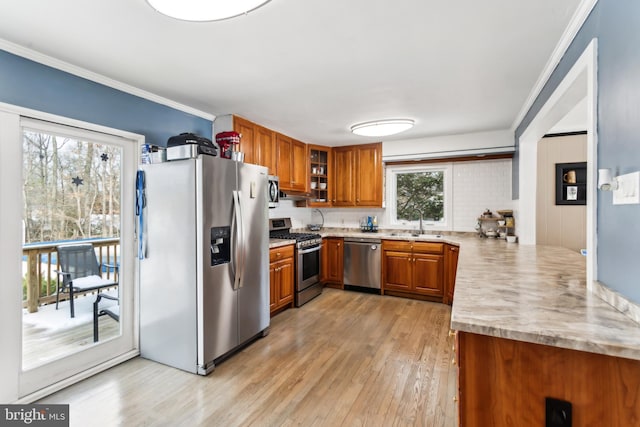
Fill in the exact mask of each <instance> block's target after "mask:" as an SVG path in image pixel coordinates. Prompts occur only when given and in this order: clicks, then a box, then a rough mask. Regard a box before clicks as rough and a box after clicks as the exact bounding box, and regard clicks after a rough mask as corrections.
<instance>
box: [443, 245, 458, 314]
mask: <svg viewBox="0 0 640 427" xmlns="http://www.w3.org/2000/svg"><path fill="white" fill-rule="evenodd" d="M459 254H460V248H459V247H457V246H453V245H446V248H445V275H444V283H445V300H444V301H443V302H444V303H445V304H451V303H452V302H453V292H454V290H455V287H456V273H457V272H458V256H459Z"/></svg>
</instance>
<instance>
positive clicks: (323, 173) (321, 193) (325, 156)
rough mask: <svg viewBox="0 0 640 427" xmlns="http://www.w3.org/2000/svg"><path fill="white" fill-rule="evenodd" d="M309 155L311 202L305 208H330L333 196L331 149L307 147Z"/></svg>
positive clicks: (316, 146) (315, 146)
mask: <svg viewBox="0 0 640 427" xmlns="http://www.w3.org/2000/svg"><path fill="white" fill-rule="evenodd" d="M307 152H308V153H309V154H308V155H309V160H310V161H309V169H308V170H307V172H308V173H309V182H310V184H311V186H310V188H309V191H310V192H311V200H309V201H308V202H307V206H312V207H330V206H331V197H332V196H333V177H332V175H331V173H332V172H333V164H332V163H331V148H329V147H323V146H321V145H311V144H309V145H307Z"/></svg>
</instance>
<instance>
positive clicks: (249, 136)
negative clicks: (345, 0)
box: [233, 116, 260, 165]
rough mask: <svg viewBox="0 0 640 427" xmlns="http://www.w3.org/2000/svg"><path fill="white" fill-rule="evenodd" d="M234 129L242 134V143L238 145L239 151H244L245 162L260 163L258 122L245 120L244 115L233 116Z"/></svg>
mask: <svg viewBox="0 0 640 427" xmlns="http://www.w3.org/2000/svg"><path fill="white" fill-rule="evenodd" d="M233 130H234V131H236V132H238V133H239V134H240V135H241V138H240V144H239V145H238V146H236V147H235V148H236V150H237V151H242V152H243V153H244V161H245V163H251V164H254V165H259V164H260V163H259V162H258V153H257V150H256V147H255V143H256V124H255V123H253V122H250V121H249V120H245V119H243V118H242V117H238V116H233Z"/></svg>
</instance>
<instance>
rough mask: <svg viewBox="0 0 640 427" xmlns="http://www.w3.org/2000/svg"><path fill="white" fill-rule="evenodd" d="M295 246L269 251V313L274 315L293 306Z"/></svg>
mask: <svg viewBox="0 0 640 427" xmlns="http://www.w3.org/2000/svg"><path fill="white" fill-rule="evenodd" d="M293 252H294V248H293V245H289V246H281V247H279V248H273V249H271V250H269V289H270V298H269V311H270V312H271V314H272V315H273V314H274V313H276V312H278V311H281V309H283V308H287V307H292V306H293V288H294V280H295V276H294V267H293V266H294V263H293Z"/></svg>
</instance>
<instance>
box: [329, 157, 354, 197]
mask: <svg viewBox="0 0 640 427" xmlns="http://www.w3.org/2000/svg"><path fill="white" fill-rule="evenodd" d="M355 168H356V163H355V151H354V149H353V147H338V148H334V149H333V177H334V178H333V198H332V203H333V206H355V205H356V182H355V176H356V170H355Z"/></svg>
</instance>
